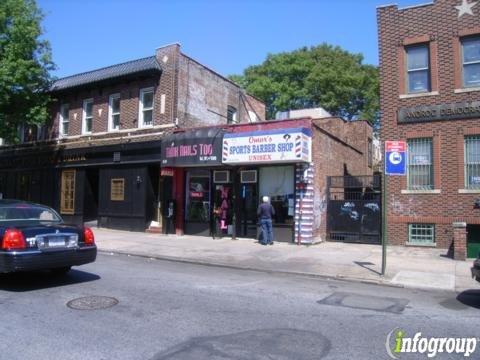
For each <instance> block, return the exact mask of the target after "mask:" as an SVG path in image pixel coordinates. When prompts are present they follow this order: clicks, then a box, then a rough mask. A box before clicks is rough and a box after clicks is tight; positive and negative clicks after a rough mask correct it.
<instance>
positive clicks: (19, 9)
mask: <svg viewBox="0 0 480 360" xmlns="http://www.w3.org/2000/svg"><path fill="white" fill-rule="evenodd" d="M42 19H43V14H42V13H41V11H40V9H39V8H38V7H37V5H36V3H35V1H34V0H1V1H0V137H1V138H4V139H5V140H7V141H9V142H16V141H18V138H17V128H18V125H20V124H42V123H44V122H45V121H46V119H47V118H48V102H49V96H48V90H49V88H50V84H51V78H50V75H49V72H50V71H51V70H53V69H54V64H53V62H52V60H51V51H50V45H49V43H48V41H46V40H45V39H42V38H41V36H42V28H41V25H40V23H41V21H42Z"/></svg>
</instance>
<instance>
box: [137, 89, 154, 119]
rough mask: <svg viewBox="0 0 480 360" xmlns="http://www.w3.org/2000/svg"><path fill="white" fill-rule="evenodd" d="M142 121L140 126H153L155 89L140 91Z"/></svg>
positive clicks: (140, 115)
mask: <svg viewBox="0 0 480 360" xmlns="http://www.w3.org/2000/svg"><path fill="white" fill-rule="evenodd" d="M139 108H140V114H139V117H140V121H139V126H140V127H145V126H152V125H153V88H147V89H142V90H140V106H139Z"/></svg>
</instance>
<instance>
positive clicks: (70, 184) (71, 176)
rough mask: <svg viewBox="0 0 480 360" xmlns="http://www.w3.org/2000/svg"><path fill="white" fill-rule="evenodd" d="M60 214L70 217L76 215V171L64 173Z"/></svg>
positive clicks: (65, 171)
mask: <svg viewBox="0 0 480 360" xmlns="http://www.w3.org/2000/svg"><path fill="white" fill-rule="evenodd" d="M60 212H61V213H62V214H69V215H72V214H74V213H75V170H64V171H62V184H61V193H60Z"/></svg>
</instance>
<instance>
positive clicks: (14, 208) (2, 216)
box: [0, 204, 62, 224]
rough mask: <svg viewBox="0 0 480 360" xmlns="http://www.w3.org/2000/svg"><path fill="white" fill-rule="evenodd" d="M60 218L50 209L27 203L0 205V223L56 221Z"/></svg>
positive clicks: (59, 220)
mask: <svg viewBox="0 0 480 360" xmlns="http://www.w3.org/2000/svg"><path fill="white" fill-rule="evenodd" d="M61 221H62V219H61V218H60V217H59V216H58V215H57V214H56V213H55V212H54V211H52V210H51V209H49V208H46V207H42V206H36V205H29V204H19V205H9V206H4V207H0V224H2V223H12V222H13V223H14V222H22V223H23V222H29V223H58V222H61Z"/></svg>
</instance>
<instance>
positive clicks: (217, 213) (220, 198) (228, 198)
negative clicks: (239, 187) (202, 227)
mask: <svg viewBox="0 0 480 360" xmlns="http://www.w3.org/2000/svg"><path fill="white" fill-rule="evenodd" d="M213 202H214V207H213V216H214V223H215V228H214V231H215V235H231V234H232V231H233V228H232V219H233V211H234V207H233V202H232V186H231V185H227V184H224V185H219V184H216V185H215V193H214V199H213Z"/></svg>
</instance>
